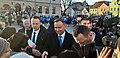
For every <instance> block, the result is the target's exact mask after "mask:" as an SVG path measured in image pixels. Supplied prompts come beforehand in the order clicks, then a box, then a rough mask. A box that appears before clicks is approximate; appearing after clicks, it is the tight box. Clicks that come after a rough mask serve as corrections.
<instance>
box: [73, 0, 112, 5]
mask: <svg viewBox="0 0 120 58" xmlns="http://www.w3.org/2000/svg"><path fill="white" fill-rule="evenodd" d="M73 1H74V2H83V1H84V0H73ZM86 1H87V2H88V4H89V5H93V4H94V3H95V2H97V1H111V2H112V0H86Z"/></svg>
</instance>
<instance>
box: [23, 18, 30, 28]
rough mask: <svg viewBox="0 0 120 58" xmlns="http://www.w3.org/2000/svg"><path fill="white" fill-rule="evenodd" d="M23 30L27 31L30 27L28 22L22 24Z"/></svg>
mask: <svg viewBox="0 0 120 58" xmlns="http://www.w3.org/2000/svg"><path fill="white" fill-rule="evenodd" d="M23 26H24V28H26V29H28V28H29V27H30V22H29V21H28V20H26V21H24V22H23Z"/></svg>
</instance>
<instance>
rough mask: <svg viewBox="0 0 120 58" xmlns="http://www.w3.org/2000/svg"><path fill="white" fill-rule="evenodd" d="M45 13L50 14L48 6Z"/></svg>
mask: <svg viewBox="0 0 120 58" xmlns="http://www.w3.org/2000/svg"><path fill="white" fill-rule="evenodd" d="M45 13H46V14H49V7H48V6H46V7H45Z"/></svg>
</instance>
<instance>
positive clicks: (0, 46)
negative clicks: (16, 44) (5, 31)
mask: <svg viewBox="0 0 120 58" xmlns="http://www.w3.org/2000/svg"><path fill="white" fill-rule="evenodd" d="M8 47H10V43H9V42H7V40H6V39H3V38H2V37H0V56H2V55H3V54H4V53H5V52H6V49H7V48H8Z"/></svg>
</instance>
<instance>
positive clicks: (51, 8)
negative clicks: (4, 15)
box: [0, 0, 61, 16]
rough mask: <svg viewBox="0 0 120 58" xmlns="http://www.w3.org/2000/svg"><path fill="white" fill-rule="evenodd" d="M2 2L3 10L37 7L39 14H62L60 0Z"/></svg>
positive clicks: (0, 1) (0, 0) (0, 6)
mask: <svg viewBox="0 0 120 58" xmlns="http://www.w3.org/2000/svg"><path fill="white" fill-rule="evenodd" d="M8 1H9V2H8ZM0 4H1V5H0V8H1V9H0V10H1V11H7V10H10V9H17V10H25V9H35V10H36V12H37V15H39V16H40V15H45V16H54V15H59V16H60V15H61V1H60V0H4V1H3V0H0Z"/></svg>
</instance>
